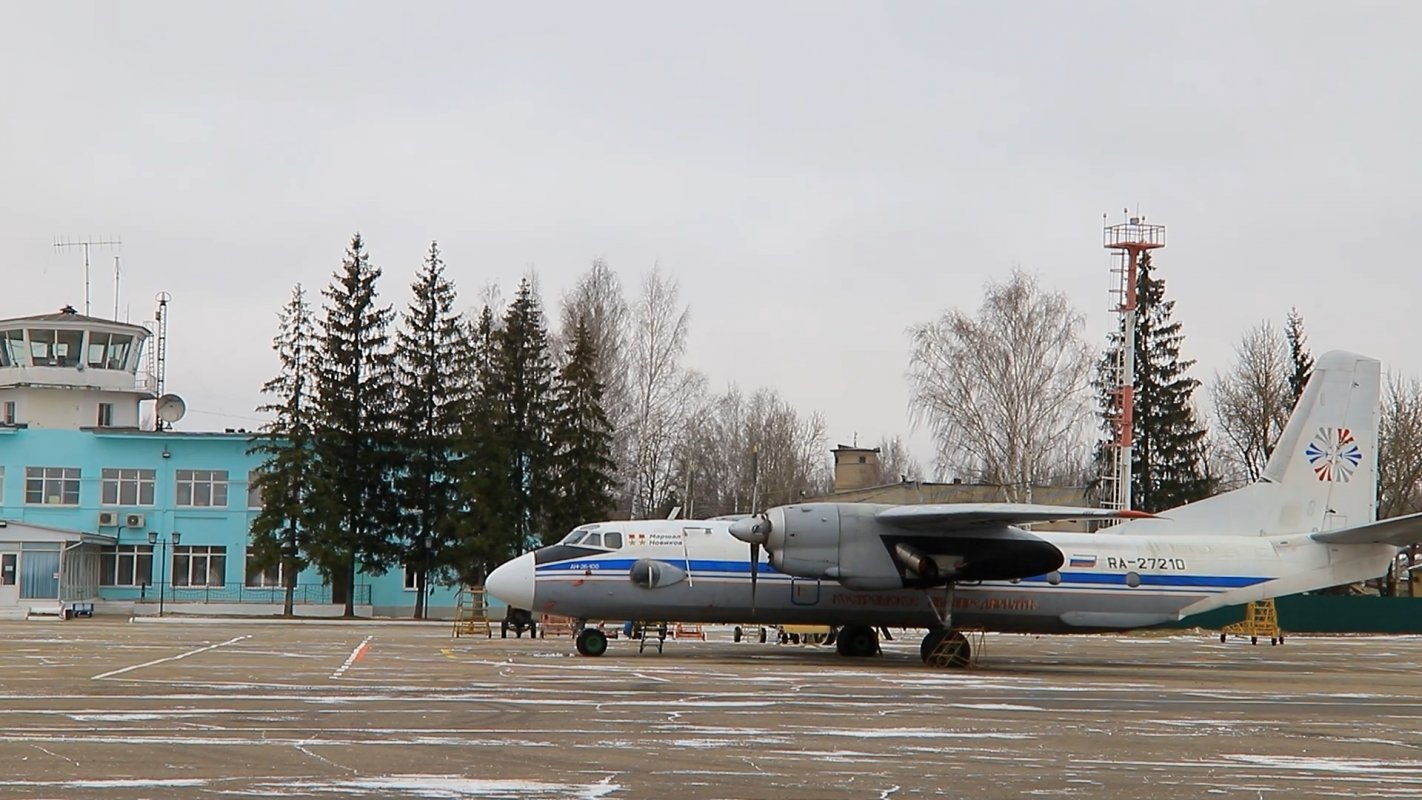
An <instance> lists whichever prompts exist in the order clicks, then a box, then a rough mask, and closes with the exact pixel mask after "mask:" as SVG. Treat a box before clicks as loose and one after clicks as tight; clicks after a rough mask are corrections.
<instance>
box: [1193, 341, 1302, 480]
mask: <svg viewBox="0 0 1422 800" xmlns="http://www.w3.org/2000/svg"><path fill="white" fill-rule="evenodd" d="M1291 364H1292V362H1291V361H1290V358H1289V353H1288V345H1287V343H1286V341H1285V339H1284V337H1282V336H1281V335H1280V334H1279V332H1278V330H1276V329H1275V328H1274V326H1273V325H1271V324H1270V323H1269V322H1267V321H1265V322H1261V323H1259V324H1258V325H1256V326H1254V327H1253V328H1250V329H1249V330H1248V331H1245V333H1244V335H1243V336H1242V337H1241V338H1240V340H1239V344H1237V345H1236V346H1235V361H1234V365H1233V366H1232V367H1230V370H1229V372H1227V373H1225V374H1224V375H1218V374H1217V375H1216V376H1215V381H1214V383H1213V385H1212V386H1211V387H1210V391H1211V394H1212V395H1213V397H1214V403H1215V419H1216V421H1217V422H1218V425H1217V426H1216V429H1215V430H1216V436H1217V439H1216V447H1217V448H1218V452H1219V455H1220V457H1221V460H1223V461H1224V463H1225V466H1226V472H1225V474H1224V475H1223V476H1222V477H1223V479H1224V480H1223V483H1224V484H1225V485H1227V486H1228V485H1242V484H1246V483H1252V482H1254V481H1256V480H1258V479H1259V476H1260V475H1262V474H1263V473H1264V466H1265V465H1266V464H1267V463H1268V462H1269V454H1270V453H1271V452H1273V450H1274V444H1275V443H1276V442H1278V440H1279V436H1281V435H1282V434H1283V432H1284V425H1286V424H1287V423H1288V421H1289V412H1290V410H1291V409H1292V408H1293V405H1294V392H1293V389H1292V388H1291V386H1290V383H1289V379H1290V375H1291V373H1292V372H1293V368H1292V366H1291Z"/></svg>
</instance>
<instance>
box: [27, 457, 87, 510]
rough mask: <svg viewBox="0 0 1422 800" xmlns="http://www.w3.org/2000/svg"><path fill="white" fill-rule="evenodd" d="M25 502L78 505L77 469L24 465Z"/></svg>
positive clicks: (40, 504) (33, 504) (39, 504)
mask: <svg viewBox="0 0 1422 800" xmlns="http://www.w3.org/2000/svg"><path fill="white" fill-rule="evenodd" d="M25 503H27V504H29V505H32V506H77V505H79V469H78V468H77V467H25Z"/></svg>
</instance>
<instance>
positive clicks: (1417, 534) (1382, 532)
mask: <svg viewBox="0 0 1422 800" xmlns="http://www.w3.org/2000/svg"><path fill="white" fill-rule="evenodd" d="M1313 538H1314V539H1315V540H1316V541H1320V542H1324V543H1326V544H1390V545H1393V546H1394V547H1406V546H1407V545H1409V544H1422V514H1408V515H1407V516H1405V517H1393V518H1392V519H1385V520H1382V521H1381V522H1372V523H1369V524H1367V525H1359V526H1358V527H1356V528H1344V529H1343V530H1340V531H1327V532H1325V533H1315V534H1314V535H1313Z"/></svg>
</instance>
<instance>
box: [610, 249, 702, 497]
mask: <svg viewBox="0 0 1422 800" xmlns="http://www.w3.org/2000/svg"><path fill="white" fill-rule="evenodd" d="M678 294H679V292H678V288H677V283H676V280H675V279H673V278H670V277H667V276H666V275H664V274H663V273H662V272H661V269H660V268H658V267H653V269H652V271H651V272H650V273H649V274H648V275H647V277H646V278H645V279H644V280H643V281H642V296H641V298H639V299H638V301H637V304H636V306H635V307H634V308H633V312H632V320H633V324H632V328H631V331H630V335H629V341H628V344H629V347H628V350H627V353H628V362H627V376H628V384H629V396H630V399H631V408H630V411H629V414H628V417H627V419H626V428H627V429H628V437H629V438H628V443H629V447H628V455H629V458H628V461H627V462H626V466H625V468H624V481H623V483H624V485H625V486H626V487H627V489H628V493H629V497H630V503H629V508H628V509H627V510H628V511H629V513H630V516H632V517H633V518H641V517H647V516H653V515H656V514H657V513H658V511H659V510H660V507H661V506H662V505H664V504H665V502H666V500H667V498H668V497H669V495H670V493H671V492H672V490H673V488H674V486H673V478H672V475H673V473H674V471H675V470H676V457H677V455H678V453H677V447H676V445H677V439H678V437H679V436H680V435H681V433H682V432H683V426H684V424H685V421H686V414H685V410H686V407H687V403H688V400H689V398H690V396H691V393H692V392H691V388H692V386H693V385H695V383H696V380H697V377H698V376H696V375H695V374H694V373H692V372H691V371H690V370H688V369H686V368H685V367H683V366H682V363H681V361H682V356H683V355H684V354H685V352H686V334H687V325H688V321H689V318H690V310H689V309H688V308H686V307H685V306H682V305H681V302H680V300H679V297H678Z"/></svg>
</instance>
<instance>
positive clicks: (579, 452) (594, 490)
mask: <svg viewBox="0 0 1422 800" xmlns="http://www.w3.org/2000/svg"><path fill="white" fill-rule="evenodd" d="M567 355H568V361H567V363H566V364H565V365H564V366H563V369H562V370H561V371H559V373H558V381H557V399H556V402H555V410H554V415H553V432H552V439H553V452H552V456H553V463H554V469H553V473H554V475H555V477H556V484H555V485H556V494H555V497H554V499H553V502H554V505H553V509H552V511H551V513H550V514H549V525H548V526H547V528H545V529H544V531H543V540H544V543H545V544H551V543H552V542H553V541H556V539H557V538H558V537H561V536H562V535H563V534H564V533H566V532H568V531H569V530H572V529H573V528H575V527H577V526H578V525H581V524H583V523H585V522H592V521H596V520H601V519H604V518H605V517H606V516H607V514H608V513H609V512H610V511H611V510H612V507H613V504H614V502H615V497H614V496H613V486H614V483H615V481H616V474H617V472H616V464H614V463H613V461H612V459H611V458H610V457H609V452H610V450H611V448H612V429H611V426H610V425H609V424H608V421H607V414H606V412H605V411H604V409H603V407H602V398H603V385H602V382H601V381H600V380H599V379H598V363H599V361H598V354H597V346H596V345H595V344H594V342H593V338H592V334H591V333H590V331H589V330H588V326H587V325H586V324H585V323H584V320H583V319H582V318H579V319H578V321H577V325H576V327H575V328H574V330H573V336H572V342H571V343H570V344H569V346H568V351H567Z"/></svg>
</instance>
